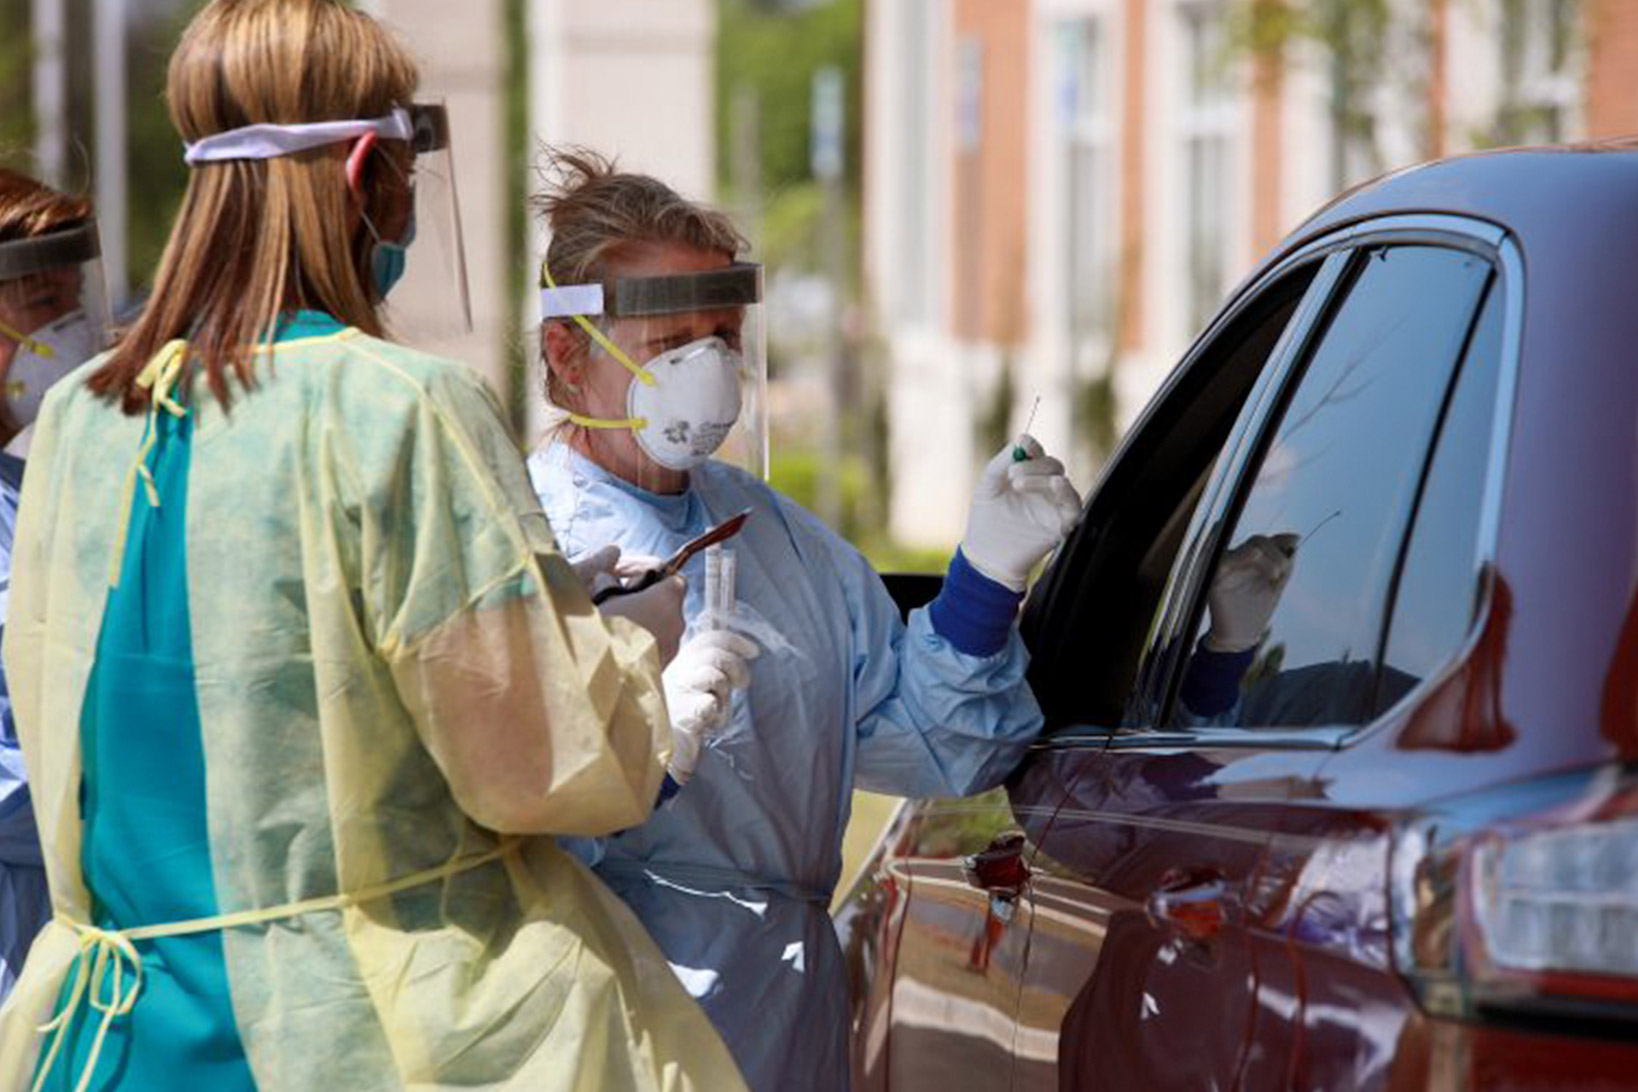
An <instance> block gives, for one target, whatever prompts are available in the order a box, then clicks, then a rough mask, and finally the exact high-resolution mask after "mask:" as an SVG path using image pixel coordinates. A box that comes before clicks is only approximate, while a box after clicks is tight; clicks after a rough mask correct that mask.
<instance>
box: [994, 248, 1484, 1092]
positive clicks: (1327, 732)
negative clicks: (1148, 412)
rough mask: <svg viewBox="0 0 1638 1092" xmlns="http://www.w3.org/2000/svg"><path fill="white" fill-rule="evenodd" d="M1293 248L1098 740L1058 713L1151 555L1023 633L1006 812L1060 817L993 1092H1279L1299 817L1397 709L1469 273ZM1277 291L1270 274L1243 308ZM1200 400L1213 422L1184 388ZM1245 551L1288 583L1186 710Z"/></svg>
mask: <svg viewBox="0 0 1638 1092" xmlns="http://www.w3.org/2000/svg"><path fill="white" fill-rule="evenodd" d="M1318 249H1319V250H1320V251H1322V252H1323V251H1325V250H1329V255H1328V256H1327V257H1326V258H1325V262H1324V265H1322V266H1321V267H1320V270H1319V273H1318V275H1316V276H1315V277H1314V280H1313V282H1312V283H1311V284H1310V285H1309V287H1308V289H1307V294H1306V296H1305V298H1304V301H1303V305H1302V306H1301V307H1299V308H1298V311H1297V313H1296V315H1294V317H1293V319H1292V321H1291V324H1290V328H1289V329H1288V330H1287V333H1286V336H1284V337H1283V338H1282V349H1281V350H1279V351H1276V352H1275V353H1273V354H1272V355H1271V356H1270V357H1269V359H1268V361H1267V364H1266V366H1265V368H1264V374H1263V376H1262V377H1261V378H1260V382H1259V388H1258V389H1257V390H1254V391H1253V392H1252V395H1251V397H1249V398H1247V399H1246V400H1245V401H1244V402H1243V404H1242V408H1241V410H1240V413H1239V415H1238V417H1237V419H1236V422H1235V424H1234V426H1233V428H1232V430H1231V431H1230V434H1229V437H1228V439H1227V441H1226V443H1225V445H1224V447H1223V449H1222V451H1221V452H1220V453H1219V454H1218V455H1217V456H1216V457H1215V458H1213V459H1212V460H1211V462H1210V466H1209V469H1208V470H1207V471H1206V477H1205V480H1204V481H1203V482H1201V483H1200V484H1198V485H1197V486H1196V487H1195V488H1196V489H1198V491H1199V495H1200V498H1201V499H1200V500H1199V502H1198V503H1195V504H1193V505H1191V504H1190V503H1189V501H1188V494H1187V492H1186V491H1184V490H1181V489H1180V488H1178V484H1177V483H1175V482H1174V483H1173V485H1172V487H1171V489H1172V492H1171V494H1170V495H1171V497H1172V501H1171V503H1172V504H1173V505H1174V506H1175V508H1176V509H1177V510H1178V511H1182V510H1184V509H1189V510H1191V511H1190V514H1189V515H1188V517H1187V522H1188V530H1187V531H1186V533H1184V535H1183V538H1182V541H1181V543H1180V544H1179V545H1178V546H1177V548H1176V549H1170V550H1167V549H1162V550H1161V554H1162V556H1164V557H1167V558H1169V560H1170V567H1169V570H1168V573H1167V576H1166V579H1165V590H1164V592H1163V593H1162V595H1161V596H1160V601H1159V603H1158V605H1156V607H1155V609H1154V611H1153V614H1152V616H1151V617H1150V618H1149V619H1148V620H1147V624H1146V625H1145V626H1144V627H1143V629H1142V632H1143V633H1144V635H1145V638H1144V640H1143V642H1142V644H1141V646H1140V648H1139V649H1138V651H1137V661H1138V662H1137V663H1136V665H1135V666H1134V667H1132V668H1131V669H1130V670H1131V676H1130V677H1131V684H1130V686H1129V688H1128V689H1127V691H1126V693H1125V696H1124V699H1123V700H1122V701H1120V702H1119V705H1120V715H1119V720H1118V722H1117V723H1111V722H1110V713H1111V711H1112V709H1113V706H1114V699H1113V695H1112V694H1111V693H1109V692H1107V691H1105V692H1103V693H1097V692H1092V693H1088V694H1085V695H1084V696H1083V695H1082V693H1081V692H1080V688H1081V687H1082V686H1083V685H1084V683H1085V680H1086V679H1088V678H1089V677H1096V675H1097V672H1098V670H1099V669H1098V668H1096V667H1089V666H1087V663H1086V661H1087V660H1088V658H1089V657H1091V658H1095V657H1098V656H1100V655H1105V654H1107V652H1108V650H1109V648H1110V645H1111V641H1113V640H1116V638H1113V637H1111V636H1110V635H1109V634H1108V633H1107V632H1106V630H1105V629H1104V628H1103V623H1102V620H1101V619H1099V618H1098V616H1097V607H1098V604H1100V603H1102V602H1107V601H1110V600H1114V601H1117V602H1119V601H1121V599H1122V597H1123V596H1130V591H1129V589H1130V588H1131V587H1132V586H1134V585H1141V584H1143V583H1144V582H1145V581H1148V582H1151V583H1152V581H1153V579H1154V574H1153V568H1154V563H1155V561H1156V559H1154V558H1144V559H1142V561H1140V563H1139V564H1138V565H1137V566H1136V567H1132V566H1128V567H1127V568H1124V569H1123V568H1122V567H1121V566H1120V565H1115V566H1110V565H1108V564H1107V560H1108V559H1109V558H1110V557H1114V558H1116V559H1117V560H1118V559H1119V553H1120V551H1119V549H1116V548H1115V547H1113V546H1110V547H1108V548H1106V549H1105V550H1104V553H1103V555H1102V556H1100V555H1098V554H1097V553H1096V552H1094V553H1093V554H1092V555H1091V556H1092V561H1091V563H1090V564H1086V565H1085V566H1084V567H1083V568H1081V569H1080V570H1079V571H1077V570H1076V569H1075V568H1073V567H1072V566H1073V555H1071V556H1069V557H1066V559H1065V565H1063V566H1060V571H1059V572H1056V573H1055V574H1054V581H1055V583H1054V586H1053V587H1051V589H1050V595H1049V596H1048V597H1047V598H1045V599H1043V601H1042V602H1041V604H1040V605H1039V607H1038V610H1037V615H1038V616H1037V617H1036V618H1034V619H1033V620H1032V626H1031V628H1032V631H1033V634H1034V636H1035V638H1036V640H1037V642H1039V644H1040V645H1043V646H1044V647H1045V648H1046V649H1048V651H1047V654H1046V655H1045V656H1044V657H1043V658H1042V659H1041V661H1039V662H1038V664H1037V667H1036V671H1035V673H1034V674H1032V682H1034V684H1035V686H1036V689H1037V692H1038V693H1039V694H1041V695H1042V697H1043V704H1044V705H1045V706H1046V707H1047V709H1048V715H1049V729H1050V731H1051V735H1050V736H1049V738H1048V740H1047V743H1046V745H1045V746H1044V747H1043V748H1042V749H1041V750H1040V751H1038V752H1037V753H1036V754H1035V756H1034V757H1033V758H1032V759H1031V761H1030V762H1029V763H1028V764H1027V766H1026V767H1025V769H1024V770H1023V771H1022V772H1021V774H1020V776H1019V777H1018V779H1017V780H1016V781H1015V783H1014V785H1013V795H1014V800H1015V802H1018V801H1024V802H1027V803H1029V804H1030V805H1031V806H1038V802H1039V800H1040V799H1041V798H1042V797H1043V796H1051V795H1053V794H1062V797H1063V800H1062V803H1061V804H1060V805H1059V806H1058V807H1057V808H1056V809H1055V810H1054V811H1053V815H1052V818H1051V820H1050V821H1048V822H1047V823H1046V824H1045V826H1044V828H1042V829H1040V830H1039V831H1037V832H1035V851H1034V854H1033V856H1032V858H1031V871H1032V874H1033V875H1032V877H1031V883H1030V896H1031V900H1032V904H1033V906H1032V909H1033V915H1032V920H1033V921H1034V930H1033V932H1032V934H1031V936H1030V942H1029V952H1028V958H1027V962H1026V966H1025V968H1024V979H1023V989H1022V991H1021V994H1020V1008H1019V1021H1020V1031H1019V1036H1020V1039H1021V1040H1022V1039H1026V1038H1028V1039H1032V1040H1034V1041H1036V1042H1037V1043H1038V1044H1039V1046H1040V1049H1039V1050H1038V1052H1037V1053H1038V1055H1046V1057H1031V1058H1027V1059H1026V1058H1020V1060H1019V1064H1018V1066H1017V1068H1016V1070H1015V1077H1014V1082H1013V1085H1012V1087H1015V1088H1027V1089H1035V1088H1094V1089H1095V1088H1110V1089H1123V1088H1139V1087H1141V1088H1191V1089H1193V1088H1229V1087H1237V1088H1259V1087H1282V1088H1283V1087H1285V1083H1284V1082H1285V1079H1286V1076H1287V1068H1288V1065H1289V1063H1290V1060H1291V1052H1292V1049H1293V1047H1292V1043H1293V1039H1292V1035H1291V1022H1292V1020H1293V1019H1294V1018H1295V1014H1296V1011H1297V1007H1298V1003H1297V997H1296V993H1297V991H1296V990H1295V987H1294V981H1295V979H1294V973H1293V964H1292V958H1291V956H1290V953H1289V951H1288V945H1287V942H1288V940H1289V937H1288V935H1287V931H1286V926H1287V925H1288V924H1289V922H1290V920H1291V918H1290V916H1289V911H1290V900H1291V898H1292V896H1293V891H1294V889H1295V887H1296V885H1297V883H1298V880H1299V878H1300V877H1301V876H1302V875H1303V869H1304V868H1305V867H1306V866H1311V865H1312V863H1313V861H1314V859H1315V854H1314V852H1313V850H1314V848H1315V847H1314V845H1313V842H1312V839H1311V838H1309V837H1307V836H1306V835H1305V834H1304V833H1303V831H1304V828H1305V816H1306V815H1307V814H1308V809H1309V804H1310V803H1311V802H1313V801H1315V800H1319V799H1321V798H1323V793H1324V787H1323V785H1322V784H1321V782H1320V781H1319V780H1318V777H1317V774H1318V772H1319V770H1320V769H1321V767H1322V765H1323V763H1324V759H1325V756H1326V755H1327V754H1328V753H1329V752H1330V751H1331V749H1332V748H1334V747H1335V746H1336V745H1337V744H1338V743H1339V742H1340V741H1341V740H1342V739H1344V738H1346V737H1347V736H1349V735H1350V734H1351V733H1353V732H1356V731H1357V730H1358V729H1359V728H1360V727H1361V726H1362V725H1363V724H1365V723H1367V722H1368V721H1369V720H1370V718H1371V717H1372V716H1374V715H1375V712H1376V710H1377V709H1378V708H1379V705H1378V702H1379V699H1380V697H1381V694H1382V693H1383V692H1384V689H1385V688H1388V689H1391V688H1392V687H1393V686H1395V685H1397V680H1395V679H1393V678H1392V677H1391V675H1390V673H1388V672H1385V671H1384V669H1383V666H1382V648H1383V640H1384V633H1385V627H1386V625H1387V619H1388V616H1389V611H1390V606H1391V603H1392V601H1393V595H1394V589H1395V586H1396V583H1397V581H1398V579H1399V574H1400V566H1399V558H1400V556H1401V550H1402V546H1403V543H1404V541H1405V537H1406V535H1407V533H1408V528H1409V526H1410V522H1411V515H1412V513H1413V511H1414V510H1415V506H1416V500H1417V497H1418V495H1419V490H1420V488H1421V484H1422V480H1423V475H1424V473H1425V468H1426V464H1427V459H1428V452H1429V449H1430V447H1431V445H1432V442H1433V438H1434V436H1435V434H1436V431H1437V427H1438V423H1439V421H1440V419H1441V414H1442V412H1443V407H1444V405H1445V402H1446V398H1447V395H1448V391H1449V388H1450V384H1451V376H1452V374H1453V373H1454V371H1455V369H1456V366H1457V362H1458V361H1459V360H1460V359H1461V357H1462V355H1463V352H1464V348H1465V346H1466V345H1467V343H1468V340H1469V338H1470V337H1471V335H1472V331H1473V327H1474V321H1475V316H1476V314H1477V313H1478V308H1479V305H1480V301H1481V300H1482V299H1483V297H1484V294H1485V292H1486V290H1487V287H1488V285H1489V283H1490V279H1491V276H1492V270H1491V267H1490V265H1489V263H1488V261H1487V260H1486V259H1485V258H1484V257H1483V256H1482V255H1479V254H1477V253H1474V252H1473V251H1472V250H1471V249H1467V248H1464V247H1463V246H1460V245H1449V242H1448V241H1446V240H1438V239H1433V238H1431V237H1430V236H1429V235H1428V234H1427V233H1426V232H1425V231H1423V232H1407V233H1400V234H1397V235H1396V234H1394V233H1393V232H1391V231H1390V232H1388V233H1386V234H1379V235H1377V236H1367V235H1366V234H1364V233H1362V232H1361V231H1360V230H1357V229H1356V230H1355V231H1353V232H1350V233H1349V234H1348V235H1346V236H1344V237H1342V238H1339V239H1336V240H1332V241H1330V242H1329V243H1327V244H1324V245H1322V246H1320V247H1319V248H1318ZM1280 285H1281V281H1280V279H1279V275H1278V271H1276V273H1275V274H1274V275H1271V277H1270V279H1269V281H1268V288H1266V289H1265V288H1259V289H1257V290H1256V291H1254V292H1253V293H1252V295H1253V298H1255V297H1256V296H1257V295H1258V294H1260V292H1262V291H1272V290H1274V289H1277V288H1279V287H1280ZM1198 397H1200V398H1202V399H1206V400H1208V401H1211V400H1213V399H1214V397H1215V395H1214V392H1213V391H1212V390H1211V388H1210V385H1209V383H1208V384H1205V385H1203V386H1202V387H1201V388H1200V393H1199V395H1198ZM1143 427H1145V428H1154V429H1157V430H1161V433H1162V434H1161V436H1160V437H1159V438H1158V439H1157V441H1156V442H1155V444H1154V445H1152V447H1153V450H1154V451H1155V453H1156V457H1158V458H1160V459H1161V461H1162V462H1164V461H1165V458H1166V455H1165V451H1166V449H1167V448H1169V447H1175V446H1177V445H1178V444H1179V443H1180V442H1181V441H1179V440H1178V439H1177V425H1176V421H1175V420H1174V419H1172V418H1170V417H1163V418H1158V419H1156V420H1154V421H1152V422H1147V423H1146V424H1145V425H1144V426H1143ZM1134 446H1135V447H1136V448H1137V449H1140V450H1141V449H1143V448H1144V445H1143V444H1141V443H1139V444H1137V445H1134ZM1195 460H1196V461H1197V462H1198V461H1199V453H1197V454H1196V455H1195ZM1182 477H1183V478H1186V477H1187V475H1183V476H1182ZM1141 478H1142V475H1137V476H1135V478H1134V480H1135V481H1140V480H1141ZM1112 482H1113V479H1112ZM1100 494H1101V490H1100ZM1120 499H1122V500H1123V501H1124V500H1126V498H1120ZM1102 500H1103V498H1102V497H1101V495H1100V497H1099V498H1098V499H1097V500H1096V501H1095V502H1094V504H1095V505H1096V504H1097V503H1101V502H1102ZM1150 502H1151V503H1158V504H1160V506H1161V507H1165V504H1166V503H1167V502H1166V501H1164V500H1160V501H1155V500H1154V499H1153V498H1151V500H1150ZM1176 518H1177V517H1176V516H1174V517H1173V521H1174V522H1175V521H1176ZM1131 531H1132V529H1131V528H1127V529H1124V530H1122V531H1121V532H1120V533H1124V534H1128V535H1129V534H1130V533H1131ZM1090 533H1091V534H1092V535H1093V536H1098V535H1103V536H1105V537H1108V536H1110V535H1114V534H1116V533H1117V532H1116V530H1113V529H1104V530H1100V529H1096V528H1094V529H1093V530H1092V531H1091V532H1090ZM1258 535H1261V536H1269V537H1272V536H1275V535H1289V536H1291V538H1290V539H1286V540H1284V541H1285V542H1287V543H1294V547H1293V552H1292V575H1291V577H1290V580H1289V583H1288V584H1287V585H1286V586H1285V589H1284V592H1283V594H1282V595H1281V596H1280V598H1279V601H1278V605H1277V606H1276V607H1275V608H1274V610H1273V613H1272V616H1271V617H1270V619H1269V623H1268V627H1267V631H1266V633H1265V636H1264V638H1263V640H1262V641H1261V642H1260V644H1259V645H1258V646H1257V647H1256V649H1255V650H1254V652H1252V653H1250V654H1248V655H1246V656H1244V657H1243V658H1242V659H1241V660H1239V661H1237V664H1238V666H1237V668H1236V671H1235V673H1234V676H1233V678H1232V679H1230V681H1229V685H1228V687H1227V688H1226V689H1225V688H1224V687H1223V686H1221V685H1219V686H1215V687H1210V686H1202V685H1201V684H1200V680H1201V679H1202V678H1203V677H1210V672H1211V671H1218V672H1219V675H1220V673H1221V669H1222V664H1223V660H1222V658H1221V657H1218V658H1216V659H1214V657H1213V655H1212V654H1210V652H1209V650H1207V649H1206V648H1205V646H1204V644H1203V638H1204V636H1205V633H1206V632H1207V627H1208V625H1209V620H1208V619H1209V614H1208V611H1207V600H1208V598H1209V595H1210V589H1211V587H1212V582H1213V577H1214V575H1215V573H1216V570H1217V567H1218V565H1219V564H1220V562H1221V559H1222V556H1223V554H1224V553H1225V552H1226V551H1227V550H1229V549H1230V548H1232V547H1234V546H1238V545H1240V544H1242V543H1244V542H1246V541H1247V540H1248V539H1250V538H1252V537H1253V536H1258ZM1162 537H1164V536H1162ZM1126 548H1127V549H1128V550H1130V549H1131V547H1130V545H1128V546H1127V547H1126ZM1145 563H1147V564H1148V565H1149V568H1150V571H1149V572H1148V573H1147V574H1144V571H1143V566H1144V564H1145ZM1125 624H1126V625H1128V626H1129V625H1130V620H1127V621H1126V623H1125ZM1118 678H1119V676H1116V679H1117V680H1118ZM1299 916H1300V915H1299ZM1384 943H1385V939H1384ZM1049 1044H1050V1047H1051V1049H1050V1050H1049V1049H1047V1047H1048V1045H1049Z"/></svg>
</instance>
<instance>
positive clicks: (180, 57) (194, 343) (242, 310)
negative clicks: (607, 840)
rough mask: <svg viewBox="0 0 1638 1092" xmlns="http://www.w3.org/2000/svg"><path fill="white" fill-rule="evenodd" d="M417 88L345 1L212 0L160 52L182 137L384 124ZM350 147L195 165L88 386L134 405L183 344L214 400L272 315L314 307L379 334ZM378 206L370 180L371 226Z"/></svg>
mask: <svg viewBox="0 0 1638 1092" xmlns="http://www.w3.org/2000/svg"><path fill="white" fill-rule="evenodd" d="M417 82H418V73H417V71H416V66H415V62H414V61H413V60H412V59H411V57H410V55H409V54H408V52H406V51H405V49H404V48H403V47H402V46H401V45H400V44H399V43H398V42H397V41H396V40H395V39H394V38H393V37H392V35H391V34H389V33H388V32H387V31H386V30H385V29H384V28H383V27H382V26H381V25H380V24H379V23H377V22H376V21H375V20H374V19H372V18H370V17H369V16H368V15H365V14H363V13H362V12H358V11H355V10H353V9H352V8H350V7H348V6H347V5H346V4H344V3H342V2H340V0H214V2H212V3H211V4H209V5H208V6H206V7H205V8H204V10H202V11H201V12H200V13H199V14H198V15H197V16H195V17H194V19H193V21H192V22H191V23H189V24H188V28H187V30H186V31H185V32H184V33H183V35H182V41H181V43H180V44H179V45H178V46H177V48H176V52H175V53H174V54H172V55H171V63H170V71H169V74H168V78H167V81H166V97H167V99H168V100H169V103H170V112H171V121H172V123H173V124H174V125H175V126H176V129H177V132H179V133H180V134H181V135H182V139H183V140H184V141H187V142H193V141H197V140H199V139H201V138H202V137H206V136H209V135H211V134H213V133H220V132H224V131H226V130H229V129H236V128H239V127H241V126H245V125H254V124H259V123H281V124H299V123H302V122H316V121H334V120H344V119H351V118H374V117H381V116H383V115H385V114H387V113H390V112H391V111H392V110H393V109H394V108H395V107H400V106H408V105H409V102H410V99H411V97H412V96H413V95H414V93H415V88H416V84H417ZM346 150H347V145H345V144H336V145H331V146H328V147H323V148H316V149H313V150H311V151H306V152H300V153H296V154H293V155H286V156H279V157H277V158H274V159H265V160H257V159H249V160H230V161H225V162H213V163H202V164H199V165H197V166H195V167H194V168H193V169H192V173H191V175H190V176H189V179H188V188H187V193H186V194H185V195H184V197H183V199H182V207H181V210H180V211H179V212H178V213H177V217H176V222H175V223H174V224H173V225H172V228H171V235H170V239H169V241H168V242H167V243H166V245H165V251H164V254H163V256H162V257H161V258H160V262H159V268H158V270H157V272H156V274H155V277H154V287H153V293H152V295H151V297H150V299H149V301H148V304H147V306H146V307H145V308H144V310H143V312H142V315H141V317H140V318H138V319H137V321H136V322H135V323H134V324H133V325H132V327H131V329H130V330H129V331H128V332H127V333H126V334H125V335H124V336H123V337H122V338H121V340H120V343H119V346H118V347H117V348H116V349H115V351H114V353H113V356H112V357H111V358H110V359H109V360H108V362H107V363H106V364H104V365H103V366H102V367H101V368H100V369H98V370H97V372H96V373H95V374H94V375H93V376H92V377H91V380H90V385H91V389H92V390H94V391H96V392H97V393H98V394H102V395H104V396H107V397H118V398H119V399H120V400H121V402H122V404H123V406H124V408H125V409H126V411H127V412H137V411H140V410H141V409H143V408H144V407H145V406H146V404H147V400H148V396H147V392H146V391H144V390H142V389H140V388H139V387H137V385H136V378H137V376H138V374H140V372H141V371H142V369H143V367H144V366H145V365H146V364H147V362H148V360H149V359H150V358H152V357H153V355H154V354H155V353H157V352H158V351H159V349H160V348H161V347H162V346H163V345H164V344H165V343H166V342H167V341H170V340H171V339H173V338H180V337H185V338H187V340H188V342H189V345H190V347H191V349H192V352H193V354H194V356H195V357H196V358H198V359H200V360H202V361H203V363H204V367H205V375H206V379H207V382H208V383H209V387H210V391H211V393H212V394H213V395H215V397H216V399H217V400H218V401H219V402H220V403H221V404H222V405H223V407H224V408H225V407H226V406H227V405H228V402H229V388H228V375H229V370H230V369H231V371H232V372H233V374H234V375H235V377H236V378H237V379H238V381H239V382H240V383H241V385H244V386H246V387H248V386H250V385H252V383H253V382H254V374H253V364H254V357H255V353H254V348H255V346H256V345H257V344H258V343H260V342H262V341H264V340H266V338H267V337H268V335H269V332H270V331H271V330H272V329H273V328H274V325H275V323H276V322H277V321H278V316H279V314H280V312H283V311H287V310H291V309H294V308H313V309H316V310H320V311H324V312H326V313H328V314H330V315H332V316H334V317H335V318H337V319H338V320H340V321H341V322H344V323H346V324H348V325H350V326H356V327H358V328H359V329H361V330H363V331H364V332H365V333H369V334H375V335H379V334H380V333H381V321H380V319H379V317H378V316H377V314H376V301H375V299H374V298H373V295H372V292H371V290H370V288H369V287H368V282H367V270H368V257H369V242H370V240H369V237H368V236H367V235H366V234H364V233H362V232H351V233H350V232H349V230H348V224H349V223H350V222H351V221H350V219H349V211H350V209H351V207H352V202H353V200H354V198H353V196H352V194H351V192H350V191H349V189H348V186H347V178H346V170H345V166H344V156H345V152H346ZM378 200H379V194H376V195H372V194H371V193H370V190H369V187H366V193H365V208H364V214H365V215H366V216H369V217H371V219H372V220H374V219H376V218H377V216H378V214H379V213H380V212H381V210H380V209H378V208H376V207H374V206H375V204H376V203H377V201H378ZM350 234H351V235H352V236H353V237H351V238H350V237H349V235H350Z"/></svg>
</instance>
